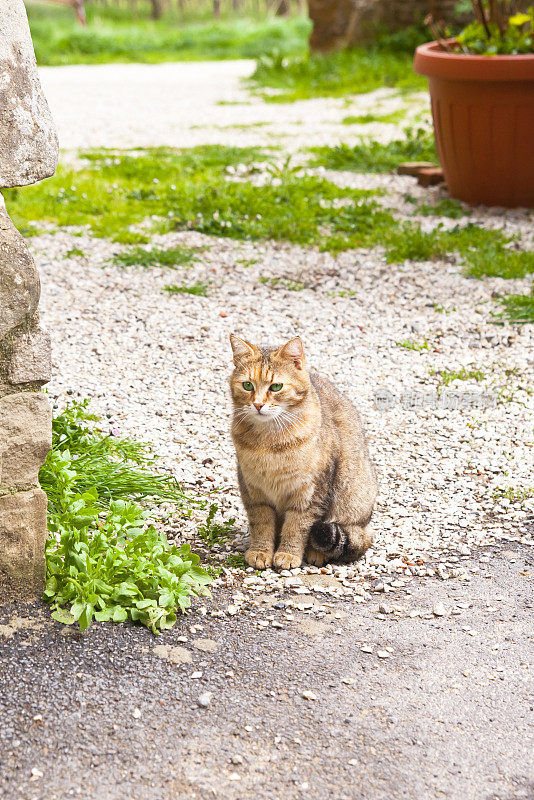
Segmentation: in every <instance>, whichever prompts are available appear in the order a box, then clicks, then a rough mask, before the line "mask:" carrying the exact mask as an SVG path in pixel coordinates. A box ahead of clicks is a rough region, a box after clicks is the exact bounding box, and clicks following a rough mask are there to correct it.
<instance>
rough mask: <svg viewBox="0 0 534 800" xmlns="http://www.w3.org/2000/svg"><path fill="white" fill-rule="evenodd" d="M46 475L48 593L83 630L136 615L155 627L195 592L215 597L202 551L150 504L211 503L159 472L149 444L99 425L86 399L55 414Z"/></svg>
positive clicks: (58, 611)
mask: <svg viewBox="0 0 534 800" xmlns="http://www.w3.org/2000/svg"><path fill="white" fill-rule="evenodd" d="M95 425H96V427H95ZM39 477H40V481H41V485H42V487H43V489H44V490H45V492H46V493H47V495H48V530H49V536H48V540H47V543H46V570H47V580H46V589H45V593H44V599H45V600H46V602H48V603H50V604H51V605H52V607H53V613H52V616H53V617H54V619H56V620H58V621H59V622H63V623H65V624H72V623H74V622H78V624H79V627H80V629H81V630H85V629H86V628H88V627H89V625H91V623H92V621H93V619H95V620H97V621H99V622H101V621H107V620H112V621H114V622H125V621H126V620H131V621H133V622H140V623H141V624H143V625H146V626H147V627H148V628H149V629H150V630H152V631H153V632H154V633H158V632H159V631H161V630H164V629H165V628H170V627H172V626H173V625H174V623H175V622H176V618H177V617H176V615H177V611H184V610H185V609H187V608H188V607H189V606H190V605H191V597H192V596H200V595H205V594H209V591H208V589H207V585H208V584H209V583H210V580H211V578H210V576H209V574H208V572H206V571H205V570H204V569H203V568H202V567H201V566H200V564H199V557H198V556H197V555H194V554H193V553H191V552H190V550H189V545H183V546H182V547H179V548H178V547H176V546H174V545H169V544H168V543H167V540H166V538H165V536H164V534H162V533H160V532H159V531H157V530H156V528H155V527H154V526H153V525H150V524H148V523H147V521H146V517H147V512H146V511H145V510H144V506H146V505H148V501H151V502H152V504H154V503H156V504H157V503H158V502H161V501H163V500H165V501H171V502H174V503H176V504H177V507H178V508H179V509H180V510H181V512H182V514H184V515H188V514H190V513H191V509H192V507H193V506H197V507H199V506H201V505H205V504H202V503H201V502H200V501H197V500H195V499H194V498H191V497H188V496H187V495H185V494H184V493H183V492H182V491H181V490H180V487H179V486H178V484H177V483H176V481H175V480H174V479H173V478H172V476H170V475H158V474H157V473H156V472H155V470H154V459H153V457H152V456H151V455H150V452H149V450H148V448H147V446H146V445H143V444H139V443H138V442H134V441H131V440H129V439H119V438H115V437H112V436H108V435H106V434H105V433H104V432H103V431H102V430H101V429H99V428H98V423H97V418H96V417H94V416H93V415H91V414H89V413H88V412H87V402H84V403H74V404H72V405H71V406H69V407H68V408H67V409H66V410H65V411H64V412H62V413H61V414H58V415H56V416H55V419H54V421H53V436H52V450H51V452H50V453H49V455H48V458H47V460H46V462H45V464H44V466H43V467H42V469H41V471H40V475H39Z"/></svg>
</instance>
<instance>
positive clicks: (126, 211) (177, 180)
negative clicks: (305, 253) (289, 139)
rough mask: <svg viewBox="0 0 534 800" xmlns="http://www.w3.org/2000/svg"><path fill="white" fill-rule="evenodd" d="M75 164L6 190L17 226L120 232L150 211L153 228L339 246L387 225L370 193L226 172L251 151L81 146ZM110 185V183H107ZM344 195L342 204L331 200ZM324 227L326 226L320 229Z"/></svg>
mask: <svg viewBox="0 0 534 800" xmlns="http://www.w3.org/2000/svg"><path fill="white" fill-rule="evenodd" d="M86 156H87V157H88V159H89V160H88V161H87V165H86V166H85V167H83V168H82V169H80V170H73V169H70V168H67V167H60V168H59V169H58V172H57V174H56V175H55V176H54V177H52V178H49V179H48V180H46V181H43V182H42V183H40V184H36V185H34V186H30V187H24V188H22V189H9V190H7V191H6V192H5V197H6V205H7V207H8V210H9V212H10V214H11V216H12V218H13V221H14V222H15V224H16V225H17V227H23V226H24V225H26V224H27V223H28V222H29V221H32V220H35V219H44V220H46V221H47V222H50V223H52V224H55V225H57V226H60V227H61V226H66V225H87V226H88V227H89V229H90V230H91V232H92V233H93V234H94V235H96V236H102V237H107V238H110V239H113V240H119V241H121V240H123V239H124V233H125V231H128V230H129V228H130V226H134V225H136V224H139V223H140V222H143V221H145V220H150V225H151V229H152V232H158V233H164V232H167V231H170V230H197V231H200V232H201V233H206V234H211V235H214V236H224V237H229V238H233V239H276V240H286V241H290V242H295V243H297V244H303V245H306V244H309V245H321V246H323V247H325V248H326V249H334V250H336V249H348V248H350V247H358V246H364V245H366V244H371V243H377V242H378V241H379V240H380V238H381V235H382V233H383V232H384V231H385V230H387V229H391V227H392V226H394V220H393V217H392V214H391V213H390V212H389V211H386V210H384V209H382V208H380V207H379V206H378V204H377V203H376V202H375V201H373V200H369V199H368V198H369V196H370V195H372V192H369V191H364V190H354V189H347V188H340V187H338V186H336V185H335V184H333V183H331V182H330V181H327V180H325V179H324V178H319V177H315V176H304V177H301V176H299V175H298V174H297V173H296V172H295V171H294V170H292V169H291V168H289V167H287V168H283V169H281V170H280V169H272V171H271V174H270V175H268V180H267V182H266V183H265V185H262V186H257V185H255V184H254V182H253V181H248V180H239V181H238V180H233V179H230V176H229V173H228V168H230V167H236V166H237V165H240V164H245V165H248V166H249V167H250V169H251V173H252V172H253V167H252V165H253V163H254V161H259V160H261V159H265V155H264V154H262V153H260V152H259V151H257V150H252V149H238V148H225V147H219V146H209V147H199V148H192V149H191V150H177V151H175V150H170V149H165V148H161V149H158V148H156V149H151V150H146V151H143V152H142V153H140V154H130V153H120V154H119V153H111V152H104V153H93V154H86ZM110 187H113V188H112V191H109V189H110ZM340 202H343V203H345V202H346V203H349V204H350V205H349V206H347V207H343V208H337V207H336V204H338V203H340ZM326 228H328V229H329V230H330V233H331V235H330V236H328V233H326V235H325V232H324V231H325V229H326Z"/></svg>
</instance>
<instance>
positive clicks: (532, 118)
mask: <svg viewBox="0 0 534 800" xmlns="http://www.w3.org/2000/svg"><path fill="white" fill-rule="evenodd" d="M472 6H473V9H474V12H475V21H474V22H472V23H471V24H469V25H468V26H467V27H466V28H465V29H464V30H463V31H462V32H461V33H460V34H459V35H458V36H456V37H455V38H452V39H450V38H443V37H442V36H441V35H440V34H439V29H438V28H437V27H436V26H435V25H433V26H432V30H433V32H434V33H436V32H437V39H436V41H433V42H429V43H427V44H424V45H421V46H420V47H418V48H417V50H416V53H415V61H414V68H415V71H416V72H417V73H419V74H420V75H426V76H427V77H428V84H429V90H430V98H431V104H432V117H433V120H434V133H435V137H436V145H437V150H438V154H439V158H440V162H441V166H442V168H443V172H444V174H445V179H446V181H447V185H448V188H449V191H450V193H451V195H452V196H453V197H457V198H458V199H459V200H464V201H466V202H468V203H471V204H480V203H482V204H484V205H488V206H491V205H499V206H511V207H513V206H528V207H531V208H532V207H534V8H529V9H528V10H527V11H521V10H520V4H519V3H517V2H514V1H513V0H472Z"/></svg>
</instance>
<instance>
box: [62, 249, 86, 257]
mask: <svg viewBox="0 0 534 800" xmlns="http://www.w3.org/2000/svg"><path fill="white" fill-rule="evenodd" d="M75 256H78V257H79V258H85V253H84V252H83V250H80V248H79V247H71V249H70V250H67V252H66V253H65V258H74V257H75Z"/></svg>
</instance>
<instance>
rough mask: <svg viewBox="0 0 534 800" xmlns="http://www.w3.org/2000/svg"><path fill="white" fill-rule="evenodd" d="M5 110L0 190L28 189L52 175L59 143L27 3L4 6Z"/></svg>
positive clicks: (0, 126)
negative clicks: (39, 72)
mask: <svg viewBox="0 0 534 800" xmlns="http://www.w3.org/2000/svg"><path fill="white" fill-rule="evenodd" d="M0 108H1V109H2V113H1V114H0V153H1V154H2V158H1V159H0V186H2V187H9V186H24V185H26V184H28V183H35V182H36V181H40V180H42V179H43V178H48V177H49V176H50V175H53V174H54V172H55V169H56V166H57V159H58V138H57V133H56V129H55V126H54V122H53V120H52V115H51V114H50V109H49V108H48V103H47V102H46V100H45V97H44V95H43V92H42V89H41V84H40V82H39V76H38V74H37V65H36V63H35V55H34V52H33V45H32V40H31V36H30V29H29V26H28V18H27V16H26V11H25V8H24V3H23V0H0Z"/></svg>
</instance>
